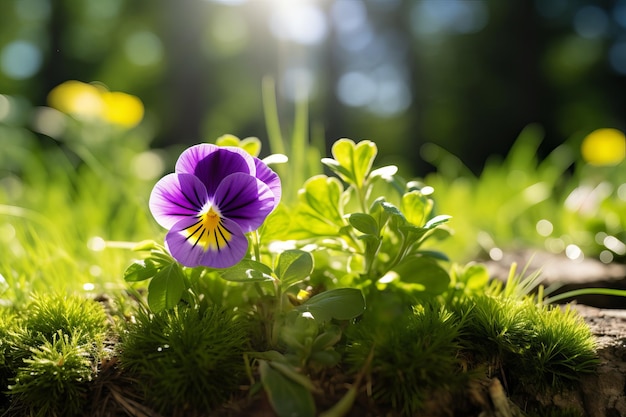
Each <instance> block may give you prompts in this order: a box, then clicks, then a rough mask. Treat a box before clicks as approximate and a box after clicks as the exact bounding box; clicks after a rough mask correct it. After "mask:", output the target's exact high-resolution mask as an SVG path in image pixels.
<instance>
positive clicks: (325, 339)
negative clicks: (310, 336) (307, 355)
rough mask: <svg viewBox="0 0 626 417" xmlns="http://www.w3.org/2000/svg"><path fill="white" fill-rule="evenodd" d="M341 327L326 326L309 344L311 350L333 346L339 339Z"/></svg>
mask: <svg viewBox="0 0 626 417" xmlns="http://www.w3.org/2000/svg"><path fill="white" fill-rule="evenodd" d="M341 334H342V333H341V329H340V328H339V326H335V325H332V326H328V328H327V329H326V330H324V332H323V333H320V334H319V335H318V336H317V337H316V338H315V340H314V341H313V345H312V346H311V350H312V351H316V350H324V349H328V348H330V347H332V346H335V344H337V342H339V340H341Z"/></svg>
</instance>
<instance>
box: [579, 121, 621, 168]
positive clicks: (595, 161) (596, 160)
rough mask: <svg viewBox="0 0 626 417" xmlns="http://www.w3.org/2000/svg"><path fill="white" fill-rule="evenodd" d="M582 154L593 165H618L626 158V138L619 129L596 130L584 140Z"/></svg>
mask: <svg viewBox="0 0 626 417" xmlns="http://www.w3.org/2000/svg"><path fill="white" fill-rule="evenodd" d="M581 153H582V156H583V159H584V160H585V161H586V162H588V163H589V164H591V165H617V164H619V163H620V162H622V161H623V160H624V158H625V157H626V136H624V133H623V132H621V131H619V130H617V129H611V128H603V129H597V130H594V131H593V132H591V133H590V134H588V135H587V136H586V137H585V139H583V143H582V145H581Z"/></svg>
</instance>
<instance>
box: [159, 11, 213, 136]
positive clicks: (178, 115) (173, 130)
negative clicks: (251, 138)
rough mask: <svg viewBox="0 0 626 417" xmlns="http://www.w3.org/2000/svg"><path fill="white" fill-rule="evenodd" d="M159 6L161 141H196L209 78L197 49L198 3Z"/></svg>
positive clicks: (207, 91)
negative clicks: (162, 49)
mask: <svg viewBox="0 0 626 417" xmlns="http://www.w3.org/2000/svg"><path fill="white" fill-rule="evenodd" d="M161 5H162V8H163V19H164V31H163V35H164V43H165V50H166V51H167V53H168V55H167V57H166V59H167V71H166V74H165V78H164V80H163V84H164V85H163V88H164V97H165V98H166V100H167V102H166V103H165V104H164V109H163V114H165V115H166V116H167V118H166V120H163V121H162V123H163V132H162V136H163V138H162V140H163V141H165V142H166V143H168V144H172V143H195V142H200V141H202V140H203V139H204V138H202V137H201V136H200V135H201V133H200V132H201V125H202V120H203V118H204V110H205V108H206V98H205V97H206V95H207V94H210V88H209V81H210V79H211V75H210V73H209V70H208V68H207V65H205V62H204V60H203V54H202V50H201V39H202V22H201V21H200V20H199V19H200V18H201V17H202V16H203V13H200V6H201V4H199V3H198V2H197V1H193V0H181V1H169V0H163V1H162V2H161Z"/></svg>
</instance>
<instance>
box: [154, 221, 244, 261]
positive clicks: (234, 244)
mask: <svg viewBox="0 0 626 417" xmlns="http://www.w3.org/2000/svg"><path fill="white" fill-rule="evenodd" d="M165 243H166V245H167V248H168V250H169V251H170V254H171V255H172V256H173V257H174V259H176V260H177V261H178V262H180V263H181V264H182V265H185V266H188V267H196V266H208V267H211V268H228V267H230V266H233V265H235V264H237V263H238V262H239V261H241V260H242V259H243V257H244V256H245V255H246V253H247V252H248V239H247V238H246V236H245V235H244V234H243V232H242V231H241V228H240V227H239V226H238V225H237V223H236V222H235V221H233V220H229V219H227V218H224V217H221V218H219V225H218V226H216V227H210V226H209V227H207V224H206V223H205V224H203V223H202V220H201V219H200V218H199V217H196V218H185V219H183V220H181V221H179V222H178V223H176V224H175V225H174V226H173V227H172V229H171V230H170V231H169V233H168V234H167V235H166V236H165Z"/></svg>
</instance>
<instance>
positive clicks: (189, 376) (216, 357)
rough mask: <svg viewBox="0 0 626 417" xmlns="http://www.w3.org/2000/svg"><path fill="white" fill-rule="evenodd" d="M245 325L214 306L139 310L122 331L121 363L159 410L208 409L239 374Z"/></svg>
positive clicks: (224, 395)
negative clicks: (160, 310)
mask: <svg viewBox="0 0 626 417" xmlns="http://www.w3.org/2000/svg"><path fill="white" fill-rule="evenodd" d="M246 327H247V326H246V324H245V323H244V322H243V321H241V320H239V319H234V316H233V314H232V313H231V312H230V311H227V310H224V309H222V308H220V307H216V306H205V307H202V308H199V307H196V308H192V307H186V306H178V307H176V308H174V309H173V310H166V311H162V312H159V313H157V314H150V313H147V312H145V311H140V312H139V313H138V314H137V316H136V322H135V323H130V324H129V325H128V328H127V330H126V331H125V332H123V334H122V335H121V345H120V356H119V357H120V363H121V365H122V368H123V369H124V370H125V371H127V372H129V373H130V374H132V375H133V376H136V378H137V381H138V384H139V385H140V387H141V390H142V392H143V394H144V395H145V397H146V399H147V401H148V402H149V403H150V404H151V405H152V406H153V407H154V408H156V409H157V410H158V411H160V412H163V413H170V414H171V413H173V412H174V411H177V412H181V411H185V410H211V409H213V408H215V407H216V406H218V405H220V404H221V403H222V402H224V401H225V400H226V399H228V398H229V396H230V395H231V394H232V393H233V392H234V391H235V390H236V388H237V386H238V384H239V383H240V382H241V378H242V376H243V375H244V370H245V367H244V361H243V353H244V352H245V351H246V350H247V347H248V340H247V331H246V330H247V329H246Z"/></svg>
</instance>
